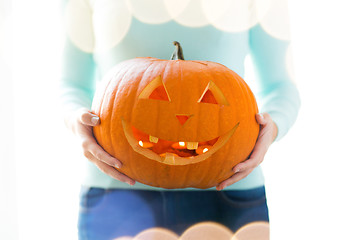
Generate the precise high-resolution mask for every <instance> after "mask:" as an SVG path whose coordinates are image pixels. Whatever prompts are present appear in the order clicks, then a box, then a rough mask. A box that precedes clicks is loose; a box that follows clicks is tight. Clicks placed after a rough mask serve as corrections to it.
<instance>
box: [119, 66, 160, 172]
mask: <svg viewBox="0 0 364 240" xmlns="http://www.w3.org/2000/svg"><path fill="white" fill-rule="evenodd" d="M143 60H146V61H149V63H150V64H149V66H148V67H146V69H145V71H144V72H143V74H142V76H141V78H140V80H139V82H138V87H137V90H136V91H135V90H134V91H133V92H134V101H133V103H134V105H133V107H132V109H135V103H136V102H137V100H138V96H139V94H137V93H138V90H139V85H140V83H141V82H142V81H143V78H144V76H145V73H146V72H148V70H149V69H150V68H151V66H152V65H153V64H154V62H153V61H150V60H149V59H143ZM129 94H130V92H128V95H129ZM130 115H131V116H130V124H131V123H132V122H133V120H134V119H133V118H134V114H133V110H132V111H130ZM123 134H124V135H125V132H124V131H123ZM129 151H130V150H129ZM138 170H139V166H138V165H137V163H136V162H135V161H130V167H129V171H130V172H131V173H132V174H133V176H138V177H139V176H140V173H139V171H138Z"/></svg>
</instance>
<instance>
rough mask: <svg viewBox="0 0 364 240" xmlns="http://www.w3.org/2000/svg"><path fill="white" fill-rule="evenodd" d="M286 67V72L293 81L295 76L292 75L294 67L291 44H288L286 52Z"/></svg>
mask: <svg viewBox="0 0 364 240" xmlns="http://www.w3.org/2000/svg"><path fill="white" fill-rule="evenodd" d="M286 68H287V72H288V76H289V77H290V78H291V80H292V81H293V82H295V80H296V78H295V75H294V67H293V57H292V45H289V46H288V48H287V52H286Z"/></svg>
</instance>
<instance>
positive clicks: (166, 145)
mask: <svg viewBox="0 0 364 240" xmlns="http://www.w3.org/2000/svg"><path fill="white" fill-rule="evenodd" d="M122 124H123V129H124V133H125V136H126V139H127V140H128V142H129V144H130V146H131V147H132V148H133V150H134V151H135V152H137V153H139V154H142V155H143V156H145V157H147V158H149V159H152V160H155V161H158V162H162V163H164V164H169V165H186V164H192V163H197V162H200V161H203V160H205V159H207V158H208V157H210V156H211V155H212V154H214V153H215V152H216V151H217V150H219V149H220V148H221V147H222V146H223V145H225V143H226V142H227V141H228V140H229V139H230V137H231V136H232V135H233V134H234V132H235V130H236V129H237V127H238V126H239V123H237V124H236V125H235V126H234V127H233V128H232V129H231V130H229V131H228V132H227V133H225V134H223V135H221V136H219V137H216V138H213V139H211V140H208V141H204V142H185V141H182V140H177V141H168V140H163V139H161V138H158V137H156V136H151V135H149V134H147V133H144V132H142V131H140V130H138V129H137V128H135V127H134V126H132V125H131V124H129V123H127V122H126V121H124V120H122Z"/></svg>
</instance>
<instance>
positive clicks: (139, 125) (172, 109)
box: [92, 58, 259, 189]
mask: <svg viewBox="0 0 364 240" xmlns="http://www.w3.org/2000/svg"><path fill="white" fill-rule="evenodd" d="M156 78H158V79H157V80H156ZM153 80H155V81H162V82H163V86H164V88H165V90H166V92H167V95H168V98H169V99H168V98H166V97H165V98H164V99H156V98H155V97H153V94H155V91H154V90H153V89H156V87H155V86H152V87H150V85H151V82H153ZM155 81H154V82H155ZM103 82H104V86H103V87H100V88H99V89H98V91H97V93H96V95H95V97H94V102H93V106H92V111H93V112H94V113H95V114H97V115H98V116H99V117H100V120H101V124H100V125H98V126H96V127H94V128H93V132H94V136H95V138H96V140H97V142H98V143H99V144H100V145H101V146H102V147H103V148H104V150H105V151H107V152H108V153H109V154H111V155H112V156H114V157H116V158H117V159H119V160H120V161H121V162H122V163H123V166H122V167H121V168H119V169H118V170H119V171H120V172H122V173H124V174H126V175H127V176H129V177H130V178H132V179H135V180H136V181H138V182H141V183H144V184H147V185H150V186H155V187H162V188H168V189H172V188H186V187H193V188H201V189H206V188H210V187H214V186H216V185H217V184H218V183H220V182H222V181H223V180H225V179H227V178H229V177H230V176H232V175H233V174H234V173H233V171H232V168H233V167H234V166H235V165H236V164H238V163H239V162H242V161H244V160H246V159H247V158H248V157H249V155H250V153H251V152H252V150H253V148H254V146H255V143H256V140H257V137H258V134H259V125H258V124H257V122H256V120H255V115H256V113H258V108H257V104H256V101H255V98H254V95H253V93H252V92H251V90H250V89H249V87H248V86H247V84H246V83H245V82H244V80H243V79H242V78H241V77H240V76H239V75H238V74H236V73H235V72H233V71H232V70H230V69H228V68H227V67H225V66H223V65H221V64H218V63H214V62H209V61H187V60H160V59H156V58H135V59H131V60H127V61H124V62H122V63H120V64H118V65H117V66H116V67H114V68H113V69H112V70H111V71H110V72H109V73H108V74H107V75H106V76H105V78H104V80H103ZM210 82H213V83H210ZM209 83H210V86H212V85H215V86H217V90H216V89H215V91H214V92H213V93H214V94H213V95H214V96H215V98H216V99H217V100H218V101H215V100H216V99H214V101H209V100H208V98H207V102H206V101H201V99H202V95H203V94H204V92H205V93H206V88H207V86H208V85H209ZM148 84H149V85H148ZM157 85H158V84H157ZM160 86H161V85H159V87H160ZM148 88H150V89H148ZM145 89H147V90H148V91H149V92H152V94H149V93H148V91H146V90H145ZM211 89H212V88H211ZM212 90H214V89H212ZM146 92H147V93H146ZM219 94H220V96H216V95H219ZM206 97H208V96H207V95H206ZM180 114H184V115H186V116H189V117H188V119H187V121H186V122H184V123H183V124H182V123H181V122H180V121H179V118H178V117H176V116H179V115H180ZM132 129H138V131H141V132H143V133H145V134H146V135H151V136H154V137H157V138H158V139H163V141H164V140H166V141H171V142H179V141H183V142H205V141H209V140H212V139H215V140H216V139H217V138H218V140H217V142H216V143H215V145H214V146H213V147H214V148H216V149H214V150H213V151H211V152H210V151H208V152H206V153H204V154H202V155H199V156H195V157H190V158H188V157H187V158H186V157H184V158H183V157H176V158H173V160H168V161H166V159H163V158H161V157H159V155H158V154H157V153H154V152H152V151H151V150H149V149H144V148H142V147H140V146H139V145H138V140H140V139H135V135H133V131H132ZM138 137H139V136H138ZM141 137H142V136H140V138H141ZM220 140H221V141H220ZM143 141H148V139H143ZM219 141H220V142H219ZM160 142H162V140H160ZM201 156H202V157H201Z"/></svg>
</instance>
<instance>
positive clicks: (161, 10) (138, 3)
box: [129, 0, 172, 24]
mask: <svg viewBox="0 0 364 240" xmlns="http://www.w3.org/2000/svg"><path fill="white" fill-rule="evenodd" d="M129 4H130V6H131V11H132V12H133V15H134V17H136V18H137V19H138V20H140V21H142V22H144V23H150V24H159V23H164V22H167V21H169V20H171V19H172V17H171V16H170V14H169V13H168V11H167V9H166V6H165V4H164V0H153V1H151V0H129Z"/></svg>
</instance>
